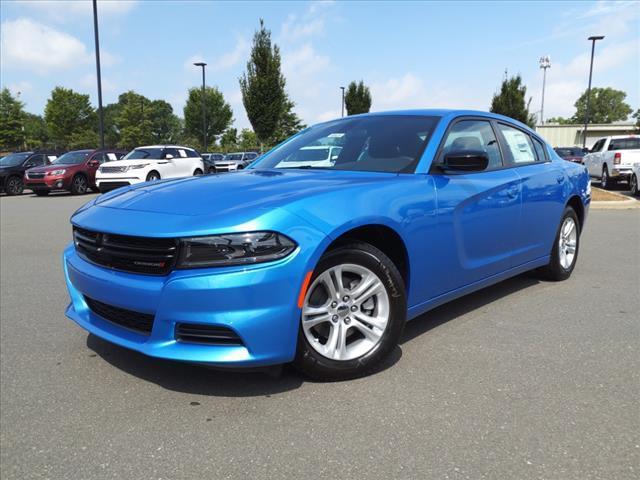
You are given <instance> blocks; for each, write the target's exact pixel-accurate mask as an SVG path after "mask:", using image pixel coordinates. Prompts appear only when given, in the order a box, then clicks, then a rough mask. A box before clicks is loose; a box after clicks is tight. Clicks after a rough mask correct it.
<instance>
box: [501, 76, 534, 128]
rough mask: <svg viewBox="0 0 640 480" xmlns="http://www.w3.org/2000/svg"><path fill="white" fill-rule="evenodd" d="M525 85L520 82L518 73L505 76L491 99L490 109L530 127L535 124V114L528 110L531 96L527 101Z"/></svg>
mask: <svg viewBox="0 0 640 480" xmlns="http://www.w3.org/2000/svg"><path fill="white" fill-rule="evenodd" d="M526 96H527V87H525V86H524V85H523V84H522V78H521V77H520V75H516V76H515V77H511V78H505V79H504V80H503V81H502V85H501V87H500V92H499V93H496V94H495V95H494V96H493V99H492V100H491V111H492V112H493V113H499V114H501V115H505V116H507V117H511V118H513V119H515V120H518V121H520V122H522V123H526V124H527V125H529V126H530V127H533V126H535V123H536V122H535V116H534V115H533V114H531V113H530V112H529V104H530V103H531V98H529V101H528V102H527V101H526V100H525V97H526Z"/></svg>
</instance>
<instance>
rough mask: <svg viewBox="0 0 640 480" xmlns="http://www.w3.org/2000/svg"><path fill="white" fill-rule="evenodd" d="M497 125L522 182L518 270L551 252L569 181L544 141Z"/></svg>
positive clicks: (515, 253) (510, 162)
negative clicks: (564, 193) (519, 267)
mask: <svg viewBox="0 0 640 480" xmlns="http://www.w3.org/2000/svg"><path fill="white" fill-rule="evenodd" d="M497 126H498V138H499V140H500V142H501V145H502V152H503V153H504V159H505V161H506V162H507V164H508V165H510V166H511V167H512V168H513V170H514V171H515V172H516V173H517V174H518V175H519V177H520V182H521V188H520V190H521V192H522V196H521V198H522V208H521V216H520V220H519V222H518V224H517V225H516V226H515V228H514V232H516V234H517V236H516V245H515V248H514V250H513V256H512V265H511V266H512V267H516V266H520V265H524V264H525V263H527V262H533V261H535V260H537V259H540V258H542V257H544V256H546V255H549V254H550V253H551V247H552V244H553V240H554V238H555V236H556V230H557V228H558V222H559V221H560V217H561V215H562V211H563V210H564V195H563V191H564V190H565V188H566V186H567V185H566V182H568V181H569V180H568V179H567V178H566V176H565V174H564V170H563V169H562V167H561V164H560V163H557V162H551V161H550V158H549V153H548V152H547V149H546V146H545V145H544V144H543V142H542V141H541V140H540V139H538V138H536V137H535V136H534V135H531V134H530V133H529V132H527V131H525V130H523V129H521V128H519V127H517V126H515V125H511V124H507V123H504V122H499V123H498V124H497Z"/></svg>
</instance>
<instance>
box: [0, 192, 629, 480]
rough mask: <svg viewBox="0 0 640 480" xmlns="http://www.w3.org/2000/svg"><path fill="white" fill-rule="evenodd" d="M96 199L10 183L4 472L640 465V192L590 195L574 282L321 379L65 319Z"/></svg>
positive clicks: (445, 311)
mask: <svg viewBox="0 0 640 480" xmlns="http://www.w3.org/2000/svg"><path fill="white" fill-rule="evenodd" d="M89 198H90V196H86V197H84V198H78V197H72V196H69V195H53V196H51V197H49V198H38V197H35V196H32V195H26V196H22V197H3V198H1V199H0V215H1V218H0V220H1V223H0V231H1V237H0V243H1V252H0V253H1V268H0V293H1V295H0V305H1V310H0V312H1V320H0V377H1V386H2V388H1V392H0V400H1V406H2V408H1V411H0V425H1V429H0V430H1V435H0V441H1V471H0V476H1V477H2V478H3V479H4V480H8V479H27V478H29V479H36V478H52V479H86V478H136V479H146V478H163V479H184V478H199V479H200V478H216V479H219V478H220V479H222V478H301V477H305V476H306V477H313V478H332V479H333V478H384V479H391V478H393V479H395V478H398V479H399V478H403V479H404V478H407V479H414V478H415V479H418V478H419V479H423V478H424V479H426V478H442V479H444V478H451V479H465V478H471V479H479V478H487V479H489V478H491V479H494V478H495V479H529V478H531V479H541V478H546V479H563V480H569V479H580V480H584V479H614V478H615V479H627V478H628V479H636V478H638V475H640V473H639V471H640V408H639V406H638V399H639V398H640V321H639V319H640V314H639V312H640V210H637V209H636V210H597V211H595V210H594V211H592V212H591V214H590V217H589V219H588V226H587V229H586V231H585V233H584V236H583V239H582V240H583V242H582V250H581V252H580V258H579V260H578V265H577V267H576V270H575V271H574V274H573V276H572V278H571V279H570V280H568V281H566V282H563V283H548V282H540V281H538V280H537V279H536V278H534V277H532V276H530V275H522V276H519V277H517V278H515V279H511V280H508V281H505V282H503V283H501V284H499V285H496V286H494V287H491V288H488V289H485V290H483V291H480V292H477V293H475V294H473V295H470V296H468V297H465V298H464V299H461V300H458V301H457V302H455V303H452V304H450V305H447V306H444V307H440V308H438V309H437V310H435V311H433V312H431V313H429V314H427V315H425V316H424V317H421V318H419V319H417V320H415V321H414V322H412V323H410V324H409V325H408V326H407V328H406V330H405V335H404V339H403V342H402V344H401V346H400V347H399V348H398V349H397V350H396V352H395V355H394V357H393V359H392V360H391V361H390V362H389V363H388V365H386V368H385V369H383V370H382V371H380V372H379V373H377V374H375V375H373V376H371V377H368V378H363V379H359V380H355V381H350V382H343V383H332V384H319V383H313V382H310V381H307V380H305V379H303V378H301V377H300V376H299V375H297V374H296V373H295V372H293V371H291V370H288V369H285V370H284V372H283V374H282V376H280V377H279V378H273V377H270V376H267V375H264V374H259V373H242V372H218V371H211V370H208V369H205V368H202V367H196V366H189V365H182V364H177V363H169V362H159V361H156V360H151V359H148V358H145V357H143V356H141V355H139V354H136V353H133V352H129V351H126V350H124V349H121V348H118V347H115V346H112V345H110V344H107V343H105V342H103V341H101V340H99V339H98V338H95V337H93V336H88V335H87V334H86V333H85V332H84V331H83V330H82V329H80V328H79V327H77V326H76V325H75V324H74V323H72V322H71V321H70V320H67V319H66V318H65V316H64V314H63V311H64V308H65V307H66V305H67V294H66V290H65V286H64V281H63V277H62V271H61V260H60V253H61V251H62V249H63V247H64V245H65V244H66V243H67V242H68V241H69V240H70V227H69V223H68V218H69V216H70V214H71V213H72V212H73V211H74V210H75V209H76V208H77V207H79V206H80V205H81V204H82V203H83V202H85V201H88V200H89ZM425 281H436V280H435V279H425Z"/></svg>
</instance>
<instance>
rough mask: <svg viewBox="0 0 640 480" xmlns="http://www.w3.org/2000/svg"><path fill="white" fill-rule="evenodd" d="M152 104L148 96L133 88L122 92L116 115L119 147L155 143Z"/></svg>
mask: <svg viewBox="0 0 640 480" xmlns="http://www.w3.org/2000/svg"><path fill="white" fill-rule="evenodd" d="M150 106H151V101H150V100H149V99H148V98H146V97H145V96H144V95H140V94H139V93H136V92H134V91H133V90H130V91H128V92H125V93H122V94H120V96H119V97H118V107H117V113H116V116H115V125H116V127H117V130H118V132H119V137H120V138H119V140H118V146H119V147H122V148H134V147H138V146H140V145H149V144H150V143H154V136H153V132H152V127H151V120H150V118H151V112H150Z"/></svg>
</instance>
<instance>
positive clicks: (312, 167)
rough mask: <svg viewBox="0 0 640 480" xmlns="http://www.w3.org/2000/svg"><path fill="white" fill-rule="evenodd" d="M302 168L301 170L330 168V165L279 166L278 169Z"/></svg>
mask: <svg viewBox="0 0 640 480" xmlns="http://www.w3.org/2000/svg"><path fill="white" fill-rule="evenodd" d="M298 168H299V169H301V170H329V169H330V167H314V166H312V165H300V166H299V167H278V168H277V169H278V170H294V169H298Z"/></svg>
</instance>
